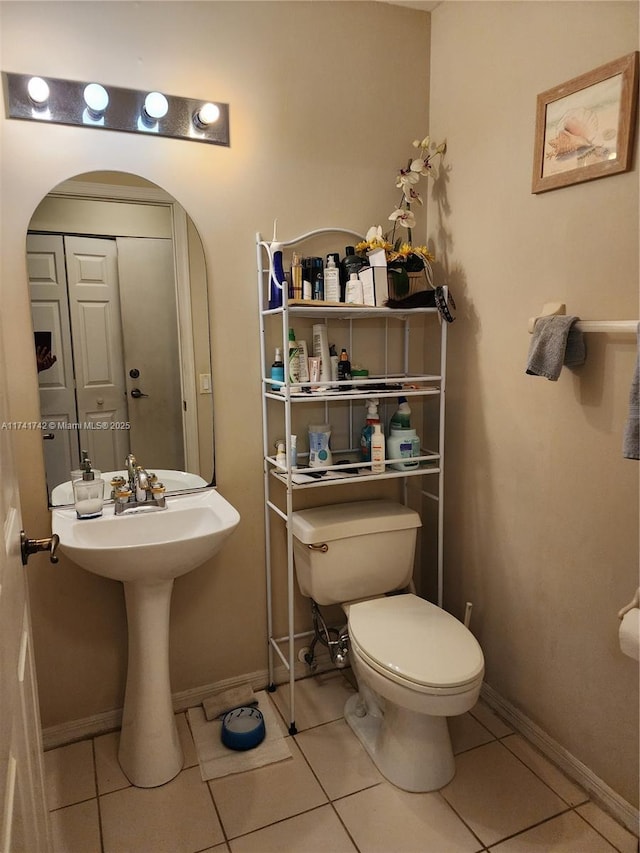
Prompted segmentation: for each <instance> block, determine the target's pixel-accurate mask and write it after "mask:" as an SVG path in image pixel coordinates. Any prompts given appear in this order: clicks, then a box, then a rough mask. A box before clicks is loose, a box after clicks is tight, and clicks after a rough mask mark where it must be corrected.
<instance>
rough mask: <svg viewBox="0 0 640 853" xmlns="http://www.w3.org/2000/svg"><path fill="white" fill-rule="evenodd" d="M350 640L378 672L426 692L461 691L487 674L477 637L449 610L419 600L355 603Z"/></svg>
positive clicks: (406, 597)
mask: <svg viewBox="0 0 640 853" xmlns="http://www.w3.org/2000/svg"><path fill="white" fill-rule="evenodd" d="M349 636H350V637H351V638H352V639H353V640H354V641H355V644H356V646H357V647H358V651H359V653H360V654H361V655H362V656H363V657H364V659H365V660H367V661H368V662H369V663H370V664H371V665H372V666H373V667H374V668H375V669H377V670H381V669H382V670H384V671H386V672H387V674H388V675H389V676H390V677H391V678H393V677H394V675H395V676H397V677H398V678H401V679H403V680H406V681H410V682H413V683H415V684H416V685H422V686H425V687H440V688H448V687H450V688H454V687H461V686H463V685H465V684H468V683H469V682H472V681H475V680H476V679H477V678H479V677H481V676H482V674H483V672H484V657H483V655H482V649H481V648H480V646H479V644H478V641H477V640H476V638H475V637H474V636H473V634H472V633H471V632H470V631H469V630H468V629H467V628H465V626H464V625H463V624H462V622H459V621H458V620H457V619H456V618H455V617H454V616H452V615H451V614H450V613H447V612H446V610H442V609H441V608H440V607H436V605H435V604H431V603H430V602H428V601H425V600H424V599H423V598H418V596H416V595H412V594H407V595H392V596H385V597H384V598H376V599H371V600H369V601H361V602H358V603H357V604H352V605H351V606H350V608H349Z"/></svg>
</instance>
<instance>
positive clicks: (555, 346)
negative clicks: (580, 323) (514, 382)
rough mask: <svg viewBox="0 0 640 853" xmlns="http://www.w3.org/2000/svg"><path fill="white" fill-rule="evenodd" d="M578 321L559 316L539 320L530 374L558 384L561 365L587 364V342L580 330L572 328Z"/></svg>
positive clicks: (533, 338)
mask: <svg viewBox="0 0 640 853" xmlns="http://www.w3.org/2000/svg"><path fill="white" fill-rule="evenodd" d="M577 319H578V317H575V316H570V317H567V316H565V315H560V316H557V317H539V318H538V319H537V320H536V324H535V326H534V327H533V335H532V337H531V345H530V347H529V360H528V362H527V373H528V374H530V375H531V376H544V377H545V378H546V379H550V380H551V381H552V382H556V381H557V379H558V376H560V371H561V370H562V365H563V364H565V365H566V366H567V367H577V366H578V365H580V364H584V360H585V348H584V338H583V336H582V332H581V331H580V330H579V329H572V328H571V327H572V326H573V324H574V323H575V322H576V320H577Z"/></svg>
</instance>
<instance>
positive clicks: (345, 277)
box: [340, 246, 366, 302]
mask: <svg viewBox="0 0 640 853" xmlns="http://www.w3.org/2000/svg"><path fill="white" fill-rule="evenodd" d="M344 251H345V256H344V258H343V259H342V260H341V261H340V301H341V302H344V301H345V290H346V286H347V282H348V281H349V278H350V276H351V273H356V275H357V274H358V270H359V269H360V267H363V266H364V265H365V264H366V261H365V259H364V258H361V257H359V256H358V255H356V250H355V248H354V247H353V246H346V248H345V250H344Z"/></svg>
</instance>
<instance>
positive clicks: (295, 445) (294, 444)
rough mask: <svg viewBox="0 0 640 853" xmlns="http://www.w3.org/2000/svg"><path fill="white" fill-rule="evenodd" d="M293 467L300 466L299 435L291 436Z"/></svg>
mask: <svg viewBox="0 0 640 853" xmlns="http://www.w3.org/2000/svg"><path fill="white" fill-rule="evenodd" d="M291 467H292V468H297V467H298V436H297V435H292V436H291Z"/></svg>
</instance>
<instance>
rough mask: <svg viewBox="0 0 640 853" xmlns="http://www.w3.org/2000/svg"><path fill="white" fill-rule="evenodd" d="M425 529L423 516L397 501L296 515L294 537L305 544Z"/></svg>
mask: <svg viewBox="0 0 640 853" xmlns="http://www.w3.org/2000/svg"><path fill="white" fill-rule="evenodd" d="M421 526H422V522H421V520H420V516H419V515H418V513H417V512H415V510H412V509H409V507H406V506H403V504H399V503H395V502H394V501H378V500H373V501H355V502H352V503H342V504H330V505H329V506H318V507H313V508H311V509H302V510H298V511H297V512H294V513H293V514H292V532H293V535H294V536H295V537H296V539H298V540H299V541H300V542H303V543H304V544H305V545H312V544H313V543H319V542H332V541H334V540H336V539H346V538H347V537H349V536H364V535H365V534H368V533H386V532H388V531H391V530H409V529H411V528H416V527H421Z"/></svg>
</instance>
